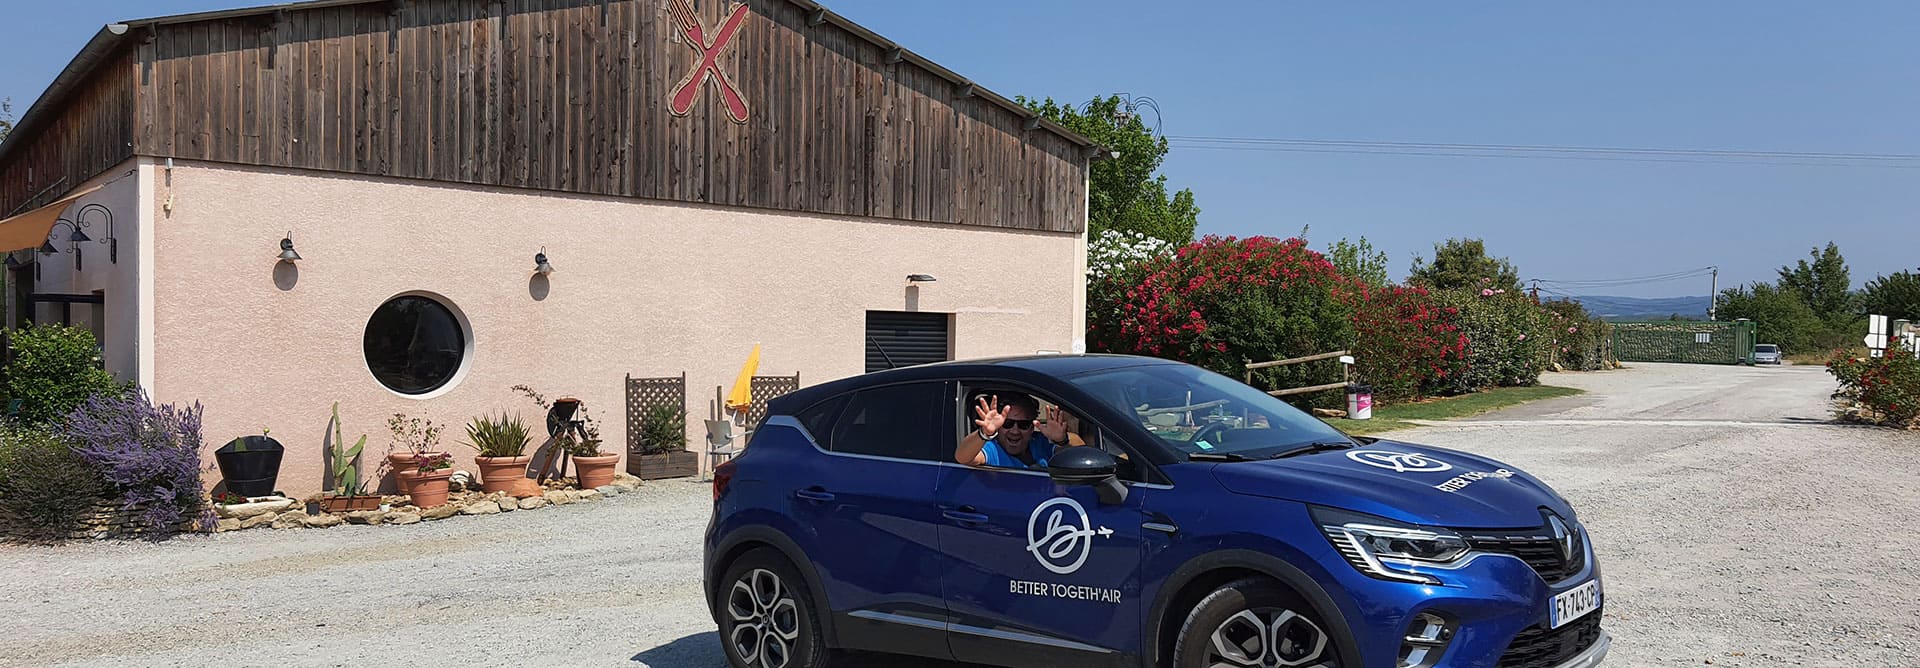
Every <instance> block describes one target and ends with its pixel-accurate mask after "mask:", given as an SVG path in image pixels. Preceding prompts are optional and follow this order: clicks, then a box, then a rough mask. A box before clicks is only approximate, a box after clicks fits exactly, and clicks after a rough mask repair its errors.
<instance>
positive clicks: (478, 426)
mask: <svg viewBox="0 0 1920 668" xmlns="http://www.w3.org/2000/svg"><path fill="white" fill-rule="evenodd" d="M466 444H467V447H470V448H473V449H475V450H478V451H480V456H482V457H518V456H520V453H521V452H524V451H525V450H526V449H527V424H526V423H525V422H522V421H520V416H519V415H508V414H507V413H506V412H504V411H503V412H501V413H500V417H499V419H494V418H491V417H488V416H485V415H482V416H480V417H477V418H474V419H473V421H472V422H468V423H467V443H466Z"/></svg>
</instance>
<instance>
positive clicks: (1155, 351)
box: [1087, 236, 1354, 387]
mask: <svg viewBox="0 0 1920 668" xmlns="http://www.w3.org/2000/svg"><path fill="white" fill-rule="evenodd" d="M1117 276H1119V278H1117V279H1116V280H1121V281H1124V283H1123V284H1121V285H1114V286H1107V287H1105V288H1103V289H1101V290H1093V291H1090V292H1095V293H1105V294H1112V295H1115V296H1116V299H1117V303H1114V304H1108V305H1105V306H1103V307H1101V308H1091V309H1088V310H1089V313H1088V322H1087V329H1088V332H1087V342H1088V345H1089V346H1091V347H1092V348H1093V349H1095V350H1104V351H1108V352H1118V353H1129V354H1135V355H1150V356H1154V357H1163V358H1167V359H1174V360H1180V361H1183V362H1188V363H1191V364H1195V365H1199V366H1202V367H1206V368H1208V369H1212V370H1213V371H1216V372H1219V373H1222V374H1226V375H1228V376H1231V377H1235V378H1239V377H1241V376H1242V374H1243V373H1244V365H1245V363H1246V362H1247V361H1248V360H1253V361H1267V360H1274V359H1282V358H1287V357H1298V356H1302V355H1311V354H1314V353H1323V352H1330V351H1334V350H1339V349H1341V348H1345V347H1346V346H1347V344H1348V343H1349V342H1351V341H1352V340H1353V331H1354V330H1353V322H1352V309H1351V308H1350V307H1349V306H1348V305H1347V304H1346V303H1345V302H1344V301H1343V300H1341V299H1337V298H1336V294H1337V293H1338V292H1339V291H1340V290H1343V289H1344V287H1345V285H1346V281H1345V279H1343V278H1342V277H1341V276H1340V274H1339V272H1338V271H1337V270H1336V269H1334V266H1333V263H1331V262H1328V261H1327V259H1326V258H1325V257H1324V256H1322V255H1320V254H1319V253H1316V252H1314V251H1312V250H1309V249H1308V248H1307V246H1306V242H1304V241H1301V240H1299V239H1287V240H1285V241H1282V240H1279V239H1274V238H1272V237H1249V238H1246V239H1236V238H1234V237H1217V236H1207V237H1205V238H1202V239H1201V240H1199V241H1196V242H1194V243H1191V244H1188V245H1186V246H1183V247H1181V248H1179V249H1177V250H1176V251H1175V252H1174V254H1173V256H1172V257H1164V258H1158V259H1154V260H1150V261H1148V262H1147V264H1146V265H1145V267H1144V268H1143V271H1140V272H1138V273H1137V274H1136V273H1132V272H1122V273H1120V274H1117ZM1306 366H1311V365H1295V366H1292V367H1282V368H1279V369H1271V370H1263V371H1272V372H1273V373H1264V372H1263V373H1262V374H1258V375H1256V378H1257V379H1258V380H1256V381H1255V384H1256V385H1261V386H1264V387H1285V386H1296V385H1311V384H1318V383H1324V382H1327V378H1326V375H1327V373H1326V369H1325V368H1314V369H1309V368H1302V367H1306Z"/></svg>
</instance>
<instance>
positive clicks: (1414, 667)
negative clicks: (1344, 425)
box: [704, 355, 1609, 668]
mask: <svg viewBox="0 0 1920 668" xmlns="http://www.w3.org/2000/svg"><path fill="white" fill-rule="evenodd" d="M1020 397H1030V398H1031V401H1025V402H1019V401H1009V402H1008V406H1009V409H1008V410H1009V411H1011V410H1013V409H1012V408H1011V405H1012V404H1014V403H1024V404H1025V405H1027V406H1036V405H1037V406H1040V407H1044V410H1043V411H1036V413H1037V414H1036V415H1029V416H1024V417H1022V418H1011V417H1009V416H1013V415H1014V413H1013V412H1008V413H1006V414H1005V415H1001V416H999V417H1006V418H1009V419H1006V420H1004V422H1005V423H1006V424H1007V425H1009V426H1007V427H1006V428H1005V429H1003V430H1001V432H1002V433H1006V432H1013V433H1014V435H1013V436H1002V435H1000V434H994V433H980V432H976V431H975V425H976V424H989V423H991V425H992V426H996V427H997V426H998V425H1000V424H1001V421H999V420H990V421H984V422H983V421H982V417H981V415H982V414H983V413H984V412H985V410H986V409H984V408H983V406H987V405H999V403H1000V402H1001V401H1002V400H1003V399H1018V398H1020ZM1036 418H1049V419H1047V420H1046V421H1045V422H1043V423H1042V424H1039V425H1035V424H1033V421H1034V420H1035V419H1036ZM1054 421H1058V423H1059V424H1054V423H1053V422H1054ZM1024 428H1034V429H1037V430H1038V431H1036V432H1035V433H1036V434H1050V435H1051V436H1052V437H1054V438H1049V439H1048V441H1049V442H1051V441H1061V443H1059V445H1058V446H1057V447H1052V448H1048V447H1045V446H1044V444H1042V443H1041V442H1040V441H1037V440H1035V439H1037V438H1039V437H1038V436H1028V437H1026V441H1025V443H1024V445H1021V446H1018V447H1015V446H1014V445H1012V443H1013V440H1012V439H1013V438H1015V437H1016V436H1018V434H1019V433H1024V432H1021V431H1019V430H1020V429H1024ZM987 431H988V429H987V428H986V427H982V428H981V432H987ZM988 436H991V437H992V439H996V441H995V444H994V445H990V446H986V447H989V448H993V447H998V448H1002V449H1004V450H1006V451H1007V452H1006V453H1002V454H1007V453H1012V454H1018V455H1021V456H1020V457H1017V458H1014V459H1015V460H1017V461H1011V463H1012V464H1015V465H1016V466H1015V467H1009V468H996V467H989V466H977V465H969V464H962V463H959V461H960V460H966V461H969V462H970V463H973V464H977V463H980V462H984V461H987V458H986V457H980V458H977V459H970V458H972V457H974V455H975V454H977V453H979V452H981V448H982V447H983V446H982V440H983V439H985V438H987V437H988ZM1000 440H1004V441H1006V443H1004V444H1001V443H999V441H1000ZM1073 446H1080V447H1073ZM1015 450H1021V452H1013V451H1015ZM956 453H958V454H956ZM994 459H996V460H1000V461H1009V460H1008V458H1006V457H996V458H994ZM1028 460H1033V461H1032V463H1031V464H1028V465H1026V466H1019V465H1020V464H1022V463H1024V462H1026V461H1028ZM1041 460H1044V464H1042V463H1041ZM713 499H714V505H713V516H712V519H711V521H710V523H709V524H708V527H707V533H706V545H705V560H706V567H705V574H704V576H705V585H706V586H705V590H706V594H707V603H708V607H709V609H710V610H711V612H712V614H713V617H714V620H715V621H716V622H717V623H718V624H719V627H720V633H719V637H720V641H721V643H722V644H723V645H724V646H725V652H726V656H727V659H728V660H729V661H730V662H732V664H733V665H735V666H742V667H748V666H751V667H755V668H787V667H793V668H817V667H819V666H824V665H827V664H828V662H829V660H830V659H832V658H833V657H834V656H835V655H836V653H837V650H842V649H851V650H865V651H877V652H888V653H897V654H908V655H916V656H921V657H930V658H937V659H951V660H958V661H966V662H974V663H982V664H993V665H1001V666H1179V667H1181V668H1199V667H1213V666H1242V667H1246V668H1278V667H1281V666H1288V667H1296V666H1319V667H1339V668H1428V667H1433V666H1462V667H1464V666H1472V667H1486V668H1494V667H1501V668H1506V667H1514V668H1519V667H1525V668H1584V667H1587V666H1595V665H1598V664H1599V663H1600V662H1601V660H1602V659H1603V658H1604V657H1605V656H1606V653H1607V648H1608V645H1609V640H1608V637H1607V635H1606V634H1605V633H1604V632H1602V631H1601V629H1600V618H1601V602H1602V596H1601V594H1602V592H1601V588H1600V566H1599V564H1598V563H1596V562H1595V561H1594V555H1593V549H1592V547H1591V544H1590V543H1589V541H1588V538H1587V532H1586V530H1585V529H1584V528H1583V527H1582V526H1581V524H1580V521H1579V518H1578V516H1577V515H1576V514H1575V513H1574V510H1573V508H1572V506H1570V505H1569V504H1568V503H1567V501H1566V499H1564V498H1561V497H1560V496H1559V495H1558V494H1556V493H1555V492H1554V491H1553V490H1552V489H1550V488H1549V487H1547V485H1546V484H1544V483H1542V482H1540V481H1539V480H1537V479H1534V478H1533V477H1532V476H1529V475H1527V474H1525V473H1522V472H1520V471H1518V470H1516V469H1514V468H1513V467H1510V466H1506V465H1504V464H1501V463H1500V462H1496V461H1493V460H1489V459H1486V458H1484V457H1478V456H1474V455H1471V454H1467V453H1464V452H1456V451H1451V450H1443V449H1439V448H1430V447H1424V446H1417V445H1412V444H1407V443H1397V442H1390V441H1385V440H1375V439H1369V438H1350V437H1348V436H1346V435H1344V434H1341V433H1340V432H1339V431H1338V430H1335V429H1334V428H1332V427H1330V426H1328V425H1327V424H1326V423H1324V422H1321V421H1319V420H1316V419H1314V418H1312V417H1311V416H1308V415H1306V414H1304V413H1301V412H1300V411H1298V410H1296V409H1294V408H1293V407H1291V406H1289V405H1287V404H1285V403H1283V402H1281V401H1279V400H1277V399H1275V398H1273V397H1271V396H1268V395H1267V394H1265V393H1263V392H1260V391H1259V390H1256V389H1254V388H1251V387H1248V386H1247V385H1244V384H1242V383H1240V382H1238V381H1235V380H1232V379H1229V378H1227V377H1224V376H1221V375H1218V374H1215V373H1212V372H1209V371H1206V370H1203V369H1200V368H1197V367H1194V366H1190V365H1186V364H1181V363H1177V362H1169V361H1165V360H1157V359H1149V358H1140V357H1127V356H1106V355H1072V356H1060V355H1051V356H1036V357H1022V358H1007V359H992V360H978V361H966V362H949V363H943V364H934V365H927V366H917V367H909V368H904V369H895V370H889V371H883V372H879V373H873V374H868V375H864V376H858V377H854V378H848V379H844V380H840V381H835V382H831V383H826V384H823V385H818V386H815V387H811V388H807V389H803V390H800V391H798V392H794V393H792V394H788V395H786V396H783V397H780V398H778V399H775V400H773V401H772V402H771V404H770V405H769V406H768V417H767V418H766V419H765V420H764V421H763V422H762V423H761V424H760V425H758V428H757V429H756V430H755V431H754V434H753V438H752V442H751V444H750V445H749V446H748V447H747V448H746V450H745V452H744V453H743V454H742V455H741V456H739V457H738V458H736V459H734V460H733V461H731V462H728V463H727V464H724V465H722V466H720V467H719V468H718V469H717V470H716V471H715V474H714V483H713Z"/></svg>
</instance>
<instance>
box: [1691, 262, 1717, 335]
mask: <svg viewBox="0 0 1920 668" xmlns="http://www.w3.org/2000/svg"><path fill="white" fill-rule="evenodd" d="M1707 268H1708V269H1712V270H1713V282H1712V283H1708V285H1709V286H1711V287H1709V288H1707V322H1713V311H1714V307H1717V306H1719V305H1720V268H1719V267H1707ZM1695 275H1696V276H1697V275H1698V274H1695Z"/></svg>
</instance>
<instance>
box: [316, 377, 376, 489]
mask: <svg viewBox="0 0 1920 668" xmlns="http://www.w3.org/2000/svg"><path fill="white" fill-rule="evenodd" d="M366 447H367V435H366V434H361V435H360V440H358V441H355V442H354V444H353V447H347V441H346V439H345V438H343V437H342V436H341V434H340V402H337V401H336V402H334V403H333V447H332V449H330V450H329V451H328V453H327V454H328V457H327V459H328V460H329V468H330V469H331V470H332V472H333V488H332V493H331V494H329V495H326V496H324V497H321V499H320V509H321V510H325V511H326V512H329V513H343V512H348V511H353V510H373V509H375V508H379V507H380V495H378V494H367V487H366V483H363V482H360V451H361V450H364V449H366Z"/></svg>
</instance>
